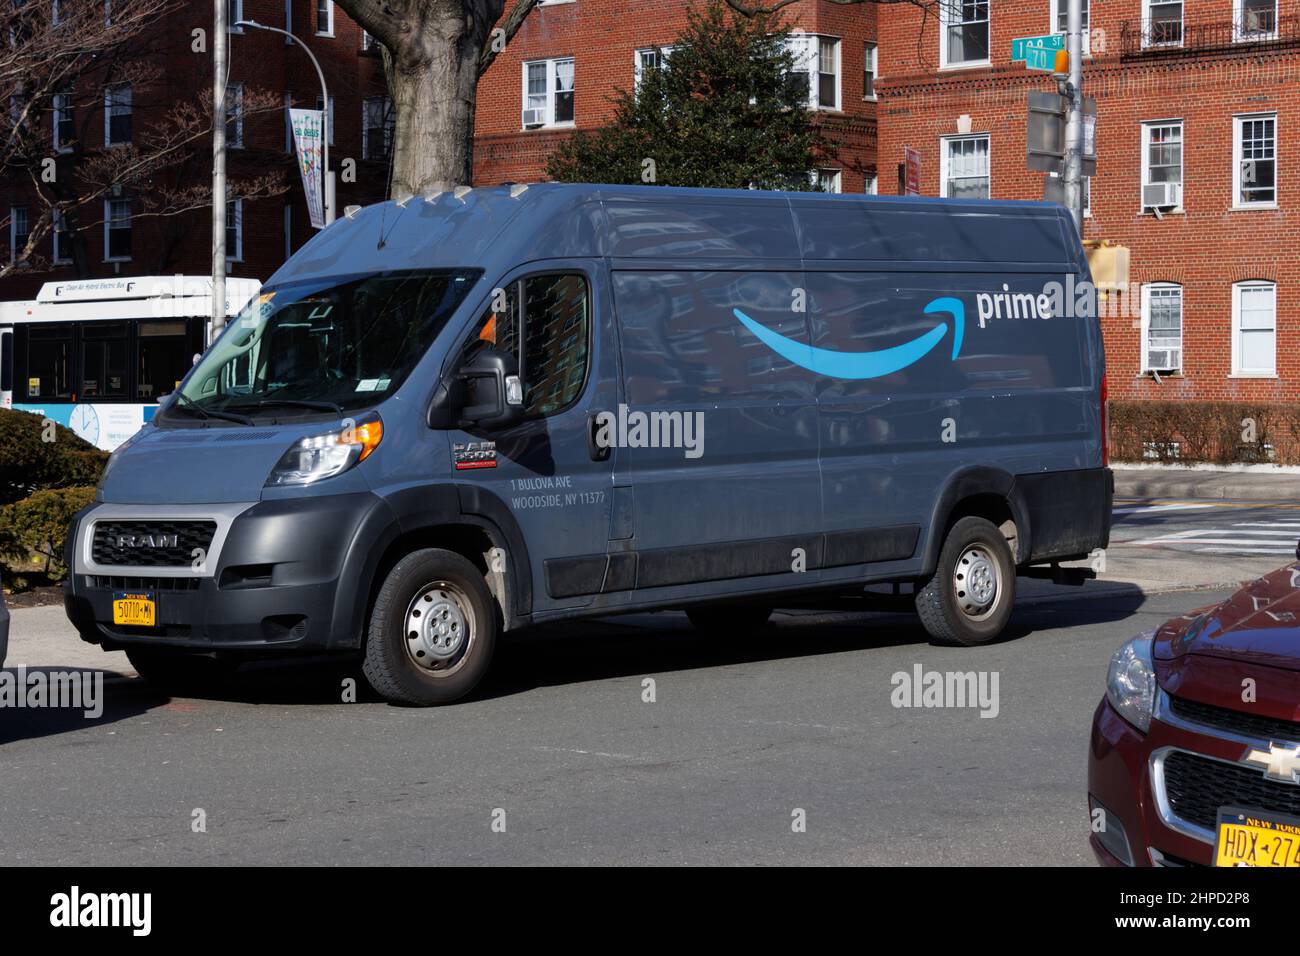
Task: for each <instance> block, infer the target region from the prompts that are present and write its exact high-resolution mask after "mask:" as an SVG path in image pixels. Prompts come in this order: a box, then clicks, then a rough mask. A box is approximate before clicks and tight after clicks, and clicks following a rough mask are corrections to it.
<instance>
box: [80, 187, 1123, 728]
mask: <svg viewBox="0 0 1300 956" xmlns="http://www.w3.org/2000/svg"><path fill="white" fill-rule="evenodd" d="M1090 289H1091V286H1090V283H1089V272H1088V266H1087V262H1086V260H1085V258H1084V254H1083V250H1082V248H1081V246H1080V242H1079V237H1078V234H1077V232H1076V231H1075V229H1074V226H1073V224H1072V222H1071V220H1070V218H1069V217H1068V215H1067V214H1066V213H1065V211H1064V210H1063V209H1061V208H1060V207H1058V206H1051V205H1044V204H1039V203H1018V202H987V201H948V200H937V199H926V198H917V197H912V198H906V199H891V198H878V197H874V196H872V197H869V196H831V195H819V194H811V195H804V194H784V193H767V192H743V191H736V192H732V191H724V190H687V189H672V188H664V187H621V186H584V185H561V184H542V185H533V186H522V185H515V186H501V187H493V188H481V189H467V188H459V189H457V190H455V191H454V192H447V193H442V194H439V195H437V196H433V197H429V198H415V199H410V200H407V201H405V202H396V203H393V202H389V203H384V204H381V205H376V206H372V207H368V208H365V209H362V210H356V211H350V212H349V214H348V215H347V217H346V218H344V219H341V220H340V221H338V222H336V223H334V224H333V225H332V226H330V227H329V228H328V229H326V230H324V231H323V232H321V233H320V234H319V235H317V236H316V237H315V238H314V239H312V241H311V242H309V243H308V244H307V245H306V246H304V247H303V249H302V250H301V251H299V252H298V253H297V254H296V255H294V256H293V258H291V259H290V260H289V261H288V262H286V263H285V265H284V266H283V267H282V268H281V269H280V270H279V271H278V272H276V273H275V275H273V276H272V277H271V279H270V280H269V281H268V282H267V283H266V285H265V286H264V288H263V289H262V291H261V292H260V294H258V295H257V296H256V297H255V298H254V299H253V300H252V301H251V302H250V303H249V305H248V306H247V307H246V308H245V309H244V311H243V312H242V314H240V315H239V316H238V317H237V318H235V319H233V320H232V321H231V323H230V325H229V326H228V328H226V330H225V331H224V333H223V334H222V335H221V337H220V338H219V339H218V340H217V341H216V342H215V343H214V344H213V345H212V346H211V347H210V348H209V349H208V351H207V353H206V354H205V355H204V356H203V358H202V360H201V361H200V362H199V363H198V364H197V365H196V366H195V367H194V368H193V369H192V370H191V371H190V372H189V374H187V375H186V377H185V379H184V380H183V382H182V383H181V386H180V388H179V389H178V390H177V391H176V392H175V393H174V395H173V396H172V397H171V398H170V399H169V400H168V401H167V402H165V403H164V404H163V405H162V407H161V408H160V410H159V412H158V413H157V415H155V416H154V418H153V420H152V421H150V422H149V423H148V424H146V425H145V426H144V427H143V428H142V429H141V430H140V431H139V432H138V433H137V434H136V435H135V436H134V437H133V438H131V439H130V440H129V441H128V442H126V443H125V444H124V445H122V446H121V447H120V448H118V449H117V451H116V452H115V453H114V454H113V456H112V458H111V460H110V462H109V464H108V466H107V469H106V471H105V473H104V477H103V481H102V482H101V484H100V487H99V491H98V495H97V503H96V504H94V505H93V506H91V507H90V508H88V509H87V510H85V511H83V512H81V513H80V514H79V515H78V517H77V519H76V521H75V523H74V527H73V529H72V532H71V534H70V536H69V545H68V547H69V552H70V553H69V555H68V560H69V566H70V568H71V571H72V573H71V575H70V579H69V582H68V584H67V601H66V603H67V611H68V616H69V617H70V618H71V620H72V621H73V623H74V624H75V625H76V626H77V628H78V629H79V631H80V633H81V634H82V636H83V637H84V639H85V640H87V641H90V642H92V643H96V644H100V645H102V646H103V647H104V648H106V649H125V650H126V652H127V653H128V655H129V656H130V658H131V661H132V662H133V663H134V664H135V666H136V667H137V669H138V670H139V671H140V672H141V674H142V675H144V676H145V677H147V678H151V679H154V680H158V681H161V682H167V681H172V680H176V679H181V678H187V677H193V676H195V675H196V674H199V673H202V672H203V671H205V670H220V669H221V668H223V667H229V666H231V665H233V664H234V663H235V662H237V661H239V660H242V659H247V658H250V657H253V656H255V655H272V654H275V655H280V654H285V653H289V652H321V651H338V652H353V653H357V652H359V653H360V654H361V655H362V656H363V658H364V671H365V674H366V676H367V677H368V679H369V680H370V682H371V683H372V684H373V685H374V687H375V689H376V690H377V691H379V692H380V693H381V694H383V695H384V696H385V697H387V698H388V699H390V700H392V701H395V702H402V703H411V704H435V703H443V702H448V701H453V700H456V699H458V698H460V697H462V696H464V695H465V694H466V693H468V692H469V691H470V690H471V688H473V687H474V685H475V684H476V683H477V682H478V680H479V679H480V678H481V677H482V676H483V673H484V671H485V670H486V669H487V667H488V664H489V661H490V660H491V658H492V653H493V649H494V646H495V644H496V642H497V639H498V637H499V636H500V635H501V634H502V632H504V631H507V630H511V629H515V628H518V627H521V626H523V625H527V624H532V623H538V622H545V621H556V620H563V619H566V618H576V617H580V616H589V615H604V614H611V613H616V612H622V611H633V610H637V611H646V610H659V609H683V610H685V611H686V612H687V613H688V614H689V615H690V619H691V620H692V621H693V622H694V623H695V625H696V626H697V627H701V628H706V629H711V628H727V629H733V630H734V629H740V630H745V629H749V630H753V629H756V628H759V627H761V626H762V625H763V624H764V622H765V621H766V620H767V617H768V615H769V614H770V612H771V611H772V609H773V607H774V606H781V605H782V604H791V603H802V604H807V603H809V602H814V601H818V600H821V599H822V598H828V599H829V598H837V597H839V596H842V595H851V594H856V595H861V594H862V593H863V591H864V589H865V588H866V587H867V586H868V585H878V584H881V583H888V584H893V585H896V586H897V587H896V588H893V589H890V590H896V591H898V592H899V593H901V594H903V595H910V594H914V595H915V603H916V608H917V610H918V612H919V614H920V618H921V621H922V622H923V624H924V626H925V628H926V629H927V630H928V631H929V632H930V634H932V635H933V636H934V637H935V638H936V639H938V640H941V641H946V642H957V643H962V644H978V643H982V642H985V641H989V640H991V639H993V638H995V637H997V636H998V634H999V632H1000V631H1001V630H1002V629H1003V626H1004V625H1005V624H1006V622H1007V620H1008V617H1009V615H1010V613H1011V607H1012V602H1013V600H1014V597H1015V589H1016V577H1017V574H1021V575H1024V574H1038V575H1043V576H1046V575H1049V574H1057V575H1058V576H1059V575H1061V574H1064V573H1065V571H1066V569H1063V568H1060V567H1059V564H1060V562H1063V561H1066V560H1068V559H1079V558H1082V557H1085V556H1087V555H1088V554H1089V553H1090V552H1092V551H1093V550H1094V549H1097V548H1101V547H1104V546H1105V545H1106V543H1107V537H1108V534H1109V522H1110V518H1109V516H1110V504H1111V496H1112V479H1111V474H1110V471H1109V469H1108V468H1107V466H1106V465H1107V462H1106V449H1105V443H1104V441H1103V434H1104V431H1105V385H1104V382H1103V361H1102V341H1101V333H1100V328H1099V323H1098V320H1097V318H1096V312H1095V309H1094V308H1093V307H1092V306H1090V305H1089V298H1090V296H1089V294H1088V293H1089V291H1090Z"/></svg>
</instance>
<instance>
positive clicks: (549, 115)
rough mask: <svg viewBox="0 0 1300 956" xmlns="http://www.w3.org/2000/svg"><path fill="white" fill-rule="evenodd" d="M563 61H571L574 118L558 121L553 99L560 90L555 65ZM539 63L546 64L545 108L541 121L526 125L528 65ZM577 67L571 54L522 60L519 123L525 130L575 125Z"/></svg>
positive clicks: (562, 127)
mask: <svg viewBox="0 0 1300 956" xmlns="http://www.w3.org/2000/svg"><path fill="white" fill-rule="evenodd" d="M565 62H568V63H572V64H573V69H574V78H573V90H572V91H571V92H572V93H573V107H574V109H573V115H574V118H573V119H571V120H562V121H560V122H556V120H555V100H556V94H557V93H559V92H560V91H559V89H558V88H557V86H556V83H555V67H556V66H557V65H559V64H560V63H565ZM539 63H543V64H545V65H546V109H545V111H544V112H545V115H544V116H543V118H542V122H541V123H540V124H537V125H533V126H527V125H525V124H524V114H525V113H526V112H528V68H529V67H530V66H536V65H537V64H539ZM577 69H578V62H577V58H576V57H572V56H556V57H550V58H548V59H544V60H524V62H523V63H522V64H521V69H520V97H521V98H520V101H519V125H520V127H521V128H522V129H526V130H530V129H568V128H570V127H572V126H574V125H576V120H577V116H578V95H577V89H578V78H577Z"/></svg>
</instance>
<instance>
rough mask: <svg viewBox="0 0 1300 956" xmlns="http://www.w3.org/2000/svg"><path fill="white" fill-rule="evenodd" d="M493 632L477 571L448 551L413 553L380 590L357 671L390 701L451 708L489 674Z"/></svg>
mask: <svg viewBox="0 0 1300 956" xmlns="http://www.w3.org/2000/svg"><path fill="white" fill-rule="evenodd" d="M498 629H499V626H498V623H497V614H496V605H495V604H494V603H493V601H492V595H491V594H490V593H489V592H488V588H487V584H486V583H485V582H484V580H483V574H482V572H481V571H479V569H478V568H476V567H475V566H474V565H473V564H471V563H470V562H469V561H467V560H466V559H465V558H463V557H461V556H460V555H459V554H456V553H455V552H452V551H444V550H442V549H440V548H425V549H423V550H420V551H415V552H413V553H411V554H408V555H407V556H406V557H404V558H402V560H400V561H398V562H397V564H396V566H394V568H393V570H392V571H390V572H389V573H388V577H387V578H385V579H384V583H383V586H382V587H381V588H380V589H379V596H378V597H377V598H376V599H375V607H374V610H373V611H372V612H371V614H370V632H369V634H368V636H367V638H366V653H365V661H364V663H363V664H362V671H363V672H364V673H365V675H366V680H368V681H369V682H370V686H371V687H373V688H374V689H375V690H376V691H377V692H378V693H380V694H382V695H383V696H384V697H385V698H387V699H388V700H389V701H391V702H392V703H395V704H412V705H416V706H420V707H427V706H430V705H432V704H450V703H452V702H453V701H457V700H460V699H461V698H462V697H464V696H465V695H466V694H468V693H469V692H470V691H471V690H473V689H474V686H475V685H476V684H477V683H478V682H479V680H480V679H481V678H482V677H483V674H484V673H486V671H487V669H488V664H489V663H490V662H491V660H492V653H493V651H494V650H495V648H496V638H497V631H498Z"/></svg>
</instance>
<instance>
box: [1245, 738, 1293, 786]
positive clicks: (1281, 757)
mask: <svg viewBox="0 0 1300 956" xmlns="http://www.w3.org/2000/svg"><path fill="white" fill-rule="evenodd" d="M1242 760H1243V762H1245V763H1248V764H1250V765H1251V766H1253V767H1262V768H1263V770H1264V776H1265V777H1267V778H1268V779H1269V780H1280V781H1282V782H1283V783H1300V744H1291V745H1290V746H1286V745H1283V744H1274V743H1270V744H1269V745H1268V749H1267V750H1249V751H1247V752H1246V756H1245V757H1243V758H1242Z"/></svg>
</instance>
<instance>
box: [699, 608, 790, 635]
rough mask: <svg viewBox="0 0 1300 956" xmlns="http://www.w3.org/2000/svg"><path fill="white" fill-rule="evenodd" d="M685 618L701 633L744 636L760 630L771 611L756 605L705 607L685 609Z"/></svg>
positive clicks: (765, 623)
mask: <svg viewBox="0 0 1300 956" xmlns="http://www.w3.org/2000/svg"><path fill="white" fill-rule="evenodd" d="M686 616H687V617H688V618H690V619H691V626H692V627H694V628H695V629H696V630H697V631H700V632H701V633H705V634H714V635H717V634H729V635H732V636H744V635H747V634H752V633H754V632H755V631H760V630H762V629H763V628H764V627H765V626H766V625H767V619H768V618H769V617H771V616H772V609H771V608H770V607H765V606H762V605H756V604H735V605H725V604H723V605H705V606H701V607H692V608H687V609H686Z"/></svg>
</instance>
